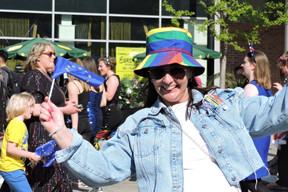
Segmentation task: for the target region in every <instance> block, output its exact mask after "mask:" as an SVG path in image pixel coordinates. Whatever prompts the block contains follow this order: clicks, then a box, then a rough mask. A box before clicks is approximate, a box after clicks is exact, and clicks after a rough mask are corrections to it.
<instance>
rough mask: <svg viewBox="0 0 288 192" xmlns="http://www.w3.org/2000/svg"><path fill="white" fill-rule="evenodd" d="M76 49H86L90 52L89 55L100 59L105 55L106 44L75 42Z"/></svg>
mask: <svg viewBox="0 0 288 192" xmlns="http://www.w3.org/2000/svg"><path fill="white" fill-rule="evenodd" d="M74 47H76V48H79V49H84V50H86V51H87V52H88V55H90V56H92V57H98V58H99V57H102V56H103V55H104V54H105V48H106V44H105V43H99V42H75V43H74ZM96 61H97V60H96Z"/></svg>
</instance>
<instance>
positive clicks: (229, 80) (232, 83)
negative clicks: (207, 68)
mask: <svg viewBox="0 0 288 192" xmlns="http://www.w3.org/2000/svg"><path fill="white" fill-rule="evenodd" d="M217 78H220V73H216V74H214V75H212V76H211V77H209V78H208V80H207V86H212V85H214V84H213V83H214V81H215V80H216V79H217ZM248 82H249V80H248V79H247V78H245V76H239V77H236V76H235V75H234V74H233V73H229V72H227V73H226V79H225V88H235V87H242V88H244V87H245V85H247V84H248Z"/></svg>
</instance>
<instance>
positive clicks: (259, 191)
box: [240, 179, 271, 192]
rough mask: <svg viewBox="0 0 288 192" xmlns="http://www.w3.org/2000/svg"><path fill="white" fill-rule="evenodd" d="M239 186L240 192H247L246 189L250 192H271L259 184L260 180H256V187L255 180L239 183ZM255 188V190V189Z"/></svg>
mask: <svg viewBox="0 0 288 192" xmlns="http://www.w3.org/2000/svg"><path fill="white" fill-rule="evenodd" d="M240 186H241V191H242V192H248V189H249V190H250V191H251V192H271V191H270V189H269V188H268V187H267V186H266V185H265V184H263V183H262V182H261V179H258V183H257V186H256V180H249V181H241V182H240ZM255 187H256V188H257V189H255Z"/></svg>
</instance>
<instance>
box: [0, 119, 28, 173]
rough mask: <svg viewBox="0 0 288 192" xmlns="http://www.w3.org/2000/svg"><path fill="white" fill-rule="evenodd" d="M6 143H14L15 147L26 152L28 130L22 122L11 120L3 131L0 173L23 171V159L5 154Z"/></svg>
mask: <svg viewBox="0 0 288 192" xmlns="http://www.w3.org/2000/svg"><path fill="white" fill-rule="evenodd" d="M8 141H10V142H13V143H16V146H17V147H18V148H19V149H21V150H23V151H27V150H28V130H27V127H26V125H25V123H24V122H23V121H20V120H18V119H12V120H11V121H10V122H9V124H8V126H7V128H6V131H5V134H4V138H3V143H2V148H1V157H0V171H3V172H10V171H15V170H19V169H22V170H23V171H25V159H26V158H24V157H18V156H14V155H8V154H7V152H6V149H7V143H8Z"/></svg>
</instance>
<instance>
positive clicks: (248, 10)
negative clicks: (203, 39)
mask: <svg viewBox="0 0 288 192" xmlns="http://www.w3.org/2000/svg"><path fill="white" fill-rule="evenodd" d="M199 3H200V4H201V5H202V6H203V7H204V8H205V11H206V13H207V14H208V15H210V16H211V17H210V18H211V19H207V20H206V21H205V22H204V23H203V24H202V25H201V26H200V27H199V28H198V30H199V31H202V32H207V26H210V27H209V30H210V32H211V33H212V35H213V36H214V37H215V38H216V39H217V40H219V41H222V42H225V43H227V44H228V45H232V46H233V47H234V48H235V50H238V51H244V50H246V49H247V47H241V46H240V45H239V44H238V43H239V42H243V41H244V42H247V44H248V43H249V42H250V43H254V44H259V43H260V41H261V39H260V37H259V31H260V30H262V29H263V28H268V27H271V26H275V25H281V24H283V23H287V22H288V14H287V9H288V5H285V4H283V3H282V2H266V3H265V4H264V5H263V6H262V7H261V6H259V7H258V8H254V7H253V6H252V5H251V4H250V1H247V0H244V1H238V0H216V1H212V2H211V1H210V0H209V1H208V0H201V1H200V2H199ZM215 3H216V4H215ZM214 16H215V18H216V19H214V18H213V17H214ZM228 23H246V24H248V25H251V31H250V32H247V31H241V30H236V31H230V30H229V26H228ZM215 25H219V26H220V33H219V32H217V31H216V30H215Z"/></svg>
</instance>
